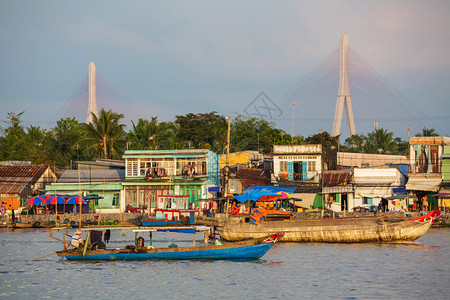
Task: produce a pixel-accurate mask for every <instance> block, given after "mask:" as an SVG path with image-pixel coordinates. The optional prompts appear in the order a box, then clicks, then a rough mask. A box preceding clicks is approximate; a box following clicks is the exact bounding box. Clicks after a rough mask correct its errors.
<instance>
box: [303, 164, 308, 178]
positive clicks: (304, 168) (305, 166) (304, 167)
mask: <svg viewBox="0 0 450 300" xmlns="http://www.w3.org/2000/svg"><path fill="white" fill-rule="evenodd" d="M302 180H303V181H306V180H308V162H307V161H302Z"/></svg>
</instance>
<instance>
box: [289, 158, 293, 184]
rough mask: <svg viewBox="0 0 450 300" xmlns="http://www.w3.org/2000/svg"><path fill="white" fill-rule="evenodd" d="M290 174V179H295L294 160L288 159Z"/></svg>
mask: <svg viewBox="0 0 450 300" xmlns="http://www.w3.org/2000/svg"><path fill="white" fill-rule="evenodd" d="M288 175H289V177H288V178H289V181H292V180H294V163H293V162H292V161H288Z"/></svg>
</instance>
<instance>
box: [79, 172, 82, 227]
mask: <svg viewBox="0 0 450 300" xmlns="http://www.w3.org/2000/svg"><path fill="white" fill-rule="evenodd" d="M78 189H79V191H80V197H81V179H80V167H79V166H78ZM82 203H83V197H81V201H80V224H79V226H78V227H79V228H80V229H81V204H82Z"/></svg>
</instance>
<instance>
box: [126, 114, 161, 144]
mask: <svg viewBox="0 0 450 300" xmlns="http://www.w3.org/2000/svg"><path fill="white" fill-rule="evenodd" d="M131 122H132V123H133V130H132V131H130V132H129V133H128V141H129V142H130V147H131V148H132V149H136V150H144V149H157V148H158V144H157V141H158V140H159V134H160V129H161V128H160V127H159V124H158V117H152V119H151V120H150V121H149V120H145V119H141V118H140V119H139V120H138V122H137V124H134V122H133V121H131Z"/></svg>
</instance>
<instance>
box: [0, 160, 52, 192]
mask: <svg viewBox="0 0 450 300" xmlns="http://www.w3.org/2000/svg"><path fill="white" fill-rule="evenodd" d="M48 168H50V166H49V165H26V166H0V193H1V194H19V193H21V192H22V191H23V189H24V188H26V187H27V186H30V185H32V184H34V183H35V182H36V181H38V180H39V178H41V177H42V175H43V174H44V172H45V171H46V170H47V169H48Z"/></svg>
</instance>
